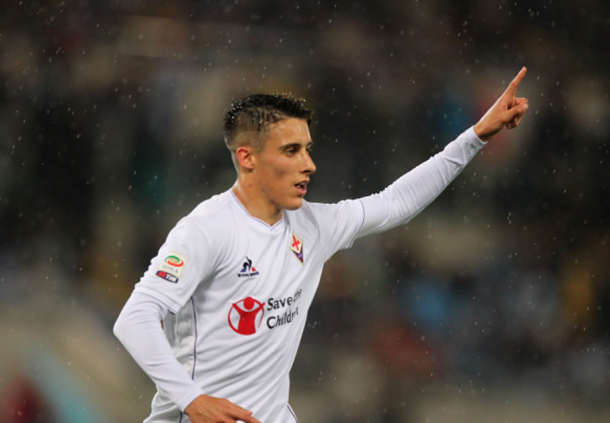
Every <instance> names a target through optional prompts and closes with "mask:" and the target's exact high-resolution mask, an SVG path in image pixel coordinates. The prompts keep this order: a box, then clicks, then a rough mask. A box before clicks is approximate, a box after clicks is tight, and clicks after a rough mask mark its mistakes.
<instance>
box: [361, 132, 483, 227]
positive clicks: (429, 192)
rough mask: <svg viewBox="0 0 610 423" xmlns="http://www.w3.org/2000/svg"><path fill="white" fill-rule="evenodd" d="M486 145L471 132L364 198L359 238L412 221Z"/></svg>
mask: <svg viewBox="0 0 610 423" xmlns="http://www.w3.org/2000/svg"><path fill="white" fill-rule="evenodd" d="M484 145H485V143H484V142H483V141H481V140H480V139H479V137H477V135H476V134H475V132H474V129H473V128H470V129H468V130H467V131H465V132H464V133H462V134H461V135H460V136H459V137H458V138H457V139H456V140H454V141H453V142H451V143H449V144H448V145H447V146H446V147H445V149H444V150H443V151H441V152H440V153H438V154H436V155H435V156H433V157H431V158H430V159H428V160H427V161H425V162H424V163H422V164H420V165H419V166H417V167H416V168H414V169H413V170H411V171H410V172H408V173H406V174H405V175H403V176H401V177H400V178H399V179H398V180H396V181H395V182H394V183H393V184H391V185H390V186H388V187H387V188H386V189H385V190H383V191H382V192H381V193H378V194H374V195H371V196H368V197H364V198H361V199H360V201H361V203H362V207H363V208H364V219H363V223H362V228H361V230H360V231H359V232H358V235H357V237H358V238H360V237H363V236H366V235H370V234H375V233H379V232H383V231H386V230H388V229H391V228H393V227H395V226H398V225H402V224H405V223H407V222H408V221H409V220H411V219H413V218H414V217H415V216H417V215H418V214H419V212H421V211H422V210H423V209H424V208H426V206H428V205H429V204H430V203H431V202H432V201H433V200H434V199H435V198H436V197H438V196H439V195H440V193H441V192H443V190H444V189H445V188H446V187H447V186H448V185H449V184H450V183H451V182H452V181H453V180H454V179H455V178H456V177H457V176H458V175H459V174H460V173H461V172H462V170H463V169H464V168H465V167H466V165H467V164H468V163H470V161H471V160H472V158H473V157H474V156H475V155H476V153H477V152H478V151H479V150H480V149H481V148H483V146H484Z"/></svg>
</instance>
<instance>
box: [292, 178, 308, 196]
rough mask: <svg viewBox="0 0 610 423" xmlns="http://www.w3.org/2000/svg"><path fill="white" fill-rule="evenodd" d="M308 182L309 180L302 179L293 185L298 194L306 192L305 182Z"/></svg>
mask: <svg viewBox="0 0 610 423" xmlns="http://www.w3.org/2000/svg"><path fill="white" fill-rule="evenodd" d="M308 183H309V181H303V182H299V183H298V184H295V185H294V186H295V188H296V189H297V191H298V192H299V194H300V195H305V194H306V193H307V184H308Z"/></svg>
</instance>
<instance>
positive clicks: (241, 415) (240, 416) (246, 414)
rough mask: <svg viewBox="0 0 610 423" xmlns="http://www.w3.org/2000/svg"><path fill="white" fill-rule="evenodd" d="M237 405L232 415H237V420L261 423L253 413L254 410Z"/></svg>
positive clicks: (247, 422)
mask: <svg viewBox="0 0 610 423" xmlns="http://www.w3.org/2000/svg"><path fill="white" fill-rule="evenodd" d="M234 405H235V407H236V408H235V409H233V410H232V412H231V413H230V414H231V417H235V418H236V419H237V420H241V421H244V422H246V423H260V422H259V421H258V420H257V419H256V418H254V416H253V415H252V411H248V410H246V409H245V408H241V407H240V406H238V405H236V404H234Z"/></svg>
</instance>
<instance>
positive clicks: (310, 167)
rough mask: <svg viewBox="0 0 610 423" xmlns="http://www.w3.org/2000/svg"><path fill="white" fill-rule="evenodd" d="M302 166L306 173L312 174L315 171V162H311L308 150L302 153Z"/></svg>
mask: <svg viewBox="0 0 610 423" xmlns="http://www.w3.org/2000/svg"><path fill="white" fill-rule="evenodd" d="M303 156H304V159H303V161H304V164H305V166H304V168H303V173H307V174H309V175H310V174H312V173H314V172H315V171H316V169H317V168H316V164H315V163H314V162H313V159H312V158H311V156H310V155H309V152H308V151H305V152H304V154H303Z"/></svg>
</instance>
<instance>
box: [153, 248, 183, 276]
mask: <svg viewBox="0 0 610 423" xmlns="http://www.w3.org/2000/svg"><path fill="white" fill-rule="evenodd" d="M185 265H186V258H185V257H184V256H183V255H181V254H178V253H171V254H169V255H168V256H166V257H165V258H164V259H163V262H161V265H160V266H159V268H158V269H157V273H156V275H157V276H159V277H160V278H162V279H165V280H166V281H168V282H172V283H178V281H179V280H180V277H181V276H182V271H183V270H184V267H185Z"/></svg>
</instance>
